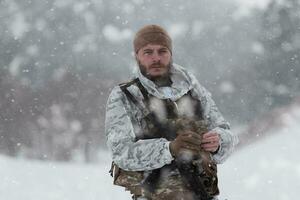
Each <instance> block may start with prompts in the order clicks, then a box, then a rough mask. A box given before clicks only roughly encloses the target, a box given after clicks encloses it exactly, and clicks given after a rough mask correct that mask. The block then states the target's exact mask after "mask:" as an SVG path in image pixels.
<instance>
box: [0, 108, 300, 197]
mask: <svg viewBox="0 0 300 200" xmlns="http://www.w3.org/2000/svg"><path fill="white" fill-rule="evenodd" d="M284 120H285V127H284V128H282V129H281V130H278V133H276V134H273V135H272V136H270V137H267V138H264V139H263V140H261V141H259V142H256V143H253V144H251V145H249V146H247V147H245V148H243V149H242V150H240V151H238V152H236V153H235V154H233V156H232V157H230V158H229V160H227V162H226V163H225V164H223V165H220V167H219V178H220V189H221V196H220V199H221V200H224V199H228V200H253V199H258V200H260V199H262V200H266V199H268V200H269V199H272V200H294V199H299V195H298V194H297V193H298V190H299V188H300V156H299V155H298V154H299V153H300V145H298V143H299V141H300V124H299V121H300V108H299V107H298V108H297V107H296V108H295V109H293V112H292V113H290V114H288V115H286V116H285V118H284ZM101 154H102V155H101V157H102V158H103V160H102V163H101V164H94V165H83V164H63V163H48V162H38V161H28V160H20V159H18V160H16V159H11V158H8V157H5V156H0V200H20V199H22V200H129V199H131V198H130V195H129V194H128V193H127V192H124V189H123V188H120V187H117V186H113V185H112V179H111V177H110V176H109V174H108V170H109V168H110V159H109V154H108V153H107V152H102V153H101Z"/></svg>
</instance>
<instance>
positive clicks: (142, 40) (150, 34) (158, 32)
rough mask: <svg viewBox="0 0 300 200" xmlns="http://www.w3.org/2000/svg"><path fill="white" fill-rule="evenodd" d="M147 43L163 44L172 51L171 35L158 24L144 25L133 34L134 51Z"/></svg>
mask: <svg viewBox="0 0 300 200" xmlns="http://www.w3.org/2000/svg"><path fill="white" fill-rule="evenodd" d="M147 44H160V45H163V46H165V47H167V48H168V49H169V50H170V52H171V53H172V40H171V37H170V36H169V34H168V33H167V31H165V30H164V29H163V28H162V27H160V26H158V25H146V26H144V27H143V28H141V29H140V30H139V31H138V32H137V33H136V34H135V37H134V41H133V46H134V51H135V52H136V53H137V52H138V51H139V50H140V49H141V48H142V47H144V46H146V45H147Z"/></svg>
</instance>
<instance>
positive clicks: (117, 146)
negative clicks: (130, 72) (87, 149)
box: [105, 64, 237, 171]
mask: <svg viewBox="0 0 300 200" xmlns="http://www.w3.org/2000/svg"><path fill="white" fill-rule="evenodd" d="M170 73H171V80H172V85H171V87H158V86H157V85H155V84H154V83H153V82H152V81H151V80H149V79H147V78H146V77H144V76H143V75H142V74H141V72H140V71H139V70H138V71H137V72H136V73H135V78H136V77H138V78H139V79H140V82H141V84H142V85H143V86H144V87H145V89H146V90H147V91H148V93H149V94H151V95H153V96H155V97H157V98H158V99H171V100H172V101H177V100H178V99H180V98H181V97H183V96H184V95H185V94H186V93H187V92H188V91H190V90H191V94H192V96H193V98H196V99H199V100H200V102H201V107H202V110H203V116H204V117H205V119H206V120H207V121H208V122H209V129H210V130H215V131H216V132H217V133H218V134H219V136H220V138H221V140H220V148H219V150H218V152H217V153H216V154H214V155H213V160H214V161H215V162H216V163H217V164H219V163H222V162H223V161H224V160H225V159H226V158H227V157H228V156H229V155H230V154H231V152H232V151H233V148H234V145H235V144H236V143H237V138H236V136H235V135H233V134H232V133H231V131H230V130H229V124H228V122H227V121H225V120H224V118H223V117H222V115H221V113H220V112H219V111H218V109H217V107H216V105H215V103H214V101H213V100H212V98H211V94H210V93H209V92H208V91H207V90H206V89H205V88H204V87H203V86H201V85H200V84H199V82H198V81H197V80H196V78H195V77H194V76H193V75H192V74H191V73H189V72H188V71H187V70H186V69H185V68H183V67H181V66H179V65H176V64H173V65H172V67H171V69H170ZM127 89H128V91H129V92H130V93H131V94H132V95H134V97H135V98H136V99H137V100H138V101H141V102H142V101H143V95H142V94H141V92H140V90H139V88H138V87H137V86H136V85H131V86H130V87H128V88H127ZM142 105H143V104H142ZM144 106H145V105H144ZM150 107H151V106H150ZM152 109H153V110H154V112H156V111H157V112H160V107H159V102H154V103H153V106H152ZM179 110H180V109H179ZM183 110H187V111H188V108H186V107H184V106H183ZM143 117H144V114H143V112H142V111H141V109H139V108H138V107H137V106H136V105H135V104H134V103H133V102H131V101H130V100H129V99H127V97H126V95H125V94H124V93H123V92H122V91H121V89H120V87H119V86H116V87H114V88H113V90H112V91H111V94H110V96H109V98H108V102H107V109H106V121H105V133H106V137H107V145H108V148H109V149H110V151H111V152H112V159H113V161H114V163H115V164H116V165H118V166H119V167H120V168H122V169H124V170H127V171H148V170H154V169H157V168H161V167H163V166H164V165H167V164H170V163H171V162H172V160H173V159H174V158H173V157H172V155H171V153H170V150H169V143H170V141H168V140H166V139H165V138H155V139H145V140H136V138H137V137H138V136H139V135H141V134H142V132H143V130H144V128H145V121H144V119H143Z"/></svg>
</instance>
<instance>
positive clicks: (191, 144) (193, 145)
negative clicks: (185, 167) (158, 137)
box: [169, 131, 201, 158]
mask: <svg viewBox="0 0 300 200" xmlns="http://www.w3.org/2000/svg"><path fill="white" fill-rule="evenodd" d="M169 148H170V152H171V154H172V156H173V157H175V158H177V157H179V156H181V155H182V154H184V153H185V152H187V153H189V154H191V156H192V157H194V156H196V155H197V154H199V151H200V149H201V136H200V135H198V134H197V133H195V132H192V131H184V132H178V136H177V137H176V138H175V140H173V141H171V142H170V146H169Z"/></svg>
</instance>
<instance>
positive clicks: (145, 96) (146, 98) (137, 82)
mask: <svg viewBox="0 0 300 200" xmlns="http://www.w3.org/2000/svg"><path fill="white" fill-rule="evenodd" d="M133 84H137V86H138V88H139V89H140V91H141V93H142V95H143V97H144V99H145V100H146V102H148V100H149V97H148V92H147V91H146V89H145V88H144V86H142V84H141V82H140V80H139V79H138V78H136V79H133V80H132V81H130V82H127V83H122V84H119V86H120V88H121V90H122V92H123V93H124V94H125V95H126V97H127V98H128V99H129V100H130V101H132V102H133V103H134V104H135V105H136V106H137V107H138V108H139V109H140V110H141V111H142V112H143V114H144V115H145V116H146V115H148V114H149V110H148V109H147V108H146V107H144V106H142V104H141V103H140V102H138V101H137V100H136V98H135V97H134V96H133V95H132V94H131V93H130V92H129V91H128V89H127V88H128V87H130V86H131V85H133Z"/></svg>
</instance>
